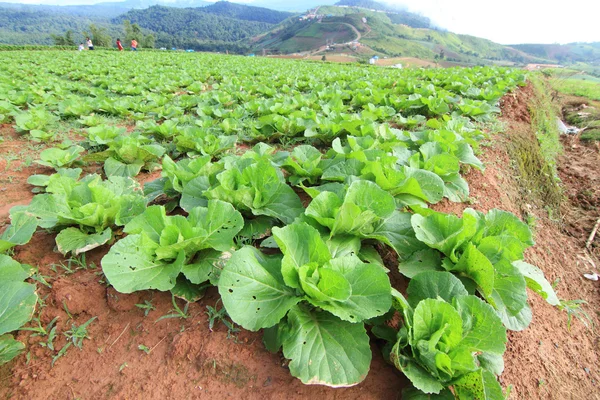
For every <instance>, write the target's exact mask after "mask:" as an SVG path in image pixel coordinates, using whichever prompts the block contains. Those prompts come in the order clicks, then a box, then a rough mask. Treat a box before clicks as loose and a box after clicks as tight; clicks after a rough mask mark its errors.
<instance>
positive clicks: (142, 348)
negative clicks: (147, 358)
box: [138, 344, 150, 354]
mask: <svg viewBox="0 0 600 400" xmlns="http://www.w3.org/2000/svg"><path fill="white" fill-rule="evenodd" d="M138 350H141V351H143V352H144V353H146V354H150V348H149V347H148V346H145V345H143V344H140V345H138Z"/></svg>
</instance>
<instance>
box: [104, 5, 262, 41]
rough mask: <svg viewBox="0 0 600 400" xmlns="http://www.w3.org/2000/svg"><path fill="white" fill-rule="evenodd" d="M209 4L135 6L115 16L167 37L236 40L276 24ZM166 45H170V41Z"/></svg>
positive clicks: (117, 19) (162, 37) (161, 37)
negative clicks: (230, 14) (226, 12)
mask: <svg viewBox="0 0 600 400" xmlns="http://www.w3.org/2000/svg"><path fill="white" fill-rule="evenodd" d="M242 7H243V6H242ZM205 8H206V7H202V8H171V7H163V6H153V7H150V8H147V9H145V10H131V11H129V12H127V13H125V14H123V15H121V16H119V17H117V18H115V19H113V23H115V24H120V23H122V22H123V21H124V20H129V21H131V23H135V24H138V25H139V26H141V27H142V28H146V29H150V30H152V31H154V32H156V33H157V34H159V39H161V40H163V41H164V35H161V34H167V35H170V36H173V37H179V38H187V39H198V40H219V41H226V42H232V41H237V40H241V39H245V38H249V37H251V36H253V35H257V34H259V33H261V32H265V31H267V30H269V28H270V27H271V26H273V23H268V22H259V21H247V20H241V19H236V18H230V17H223V16H221V15H218V14H217V13H216V12H206V11H205ZM213 11H214V10H213ZM269 18H270V17H269ZM161 40H157V45H158V46H160V45H161ZM163 46H164V47H167V45H166V44H163Z"/></svg>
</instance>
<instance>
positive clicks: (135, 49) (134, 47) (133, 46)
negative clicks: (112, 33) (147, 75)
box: [131, 39, 138, 51]
mask: <svg viewBox="0 0 600 400" xmlns="http://www.w3.org/2000/svg"><path fill="white" fill-rule="evenodd" d="M137 46H138V42H137V40H135V39H132V40H131V50H132V51H137Z"/></svg>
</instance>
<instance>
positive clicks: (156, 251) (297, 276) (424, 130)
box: [0, 52, 567, 399]
mask: <svg viewBox="0 0 600 400" xmlns="http://www.w3.org/2000/svg"><path fill="white" fill-rule="evenodd" d="M525 83H526V77H525V76H524V75H523V73H522V72H521V71H518V70H510V69H503V68H483V67H481V68H472V69H444V70H442V69H427V70H425V69H421V70H412V69H411V70H396V69H382V68H373V67H364V66H363V67H359V66H350V65H331V64H326V63H308V62H294V61H288V60H279V59H262V58H244V57H231V56H222V55H209V54H174V53H169V54H167V53H158V52H157V53H139V54H121V53H112V52H107V53H103V52H96V53H94V52H84V53H78V54H73V53H68V52H64V53H63V52H52V53H43V52H20V53H15V54H9V55H1V54H0V121H1V122H2V123H3V124H6V126H13V127H14V129H15V130H16V132H18V133H19V135H21V137H22V138H26V139H27V140H28V141H29V142H31V143H32V145H34V146H37V147H36V148H38V149H40V150H42V149H43V151H40V152H39V158H36V159H35V160H34V163H36V164H37V165H39V166H40V167H42V171H43V172H44V173H36V174H32V175H31V176H29V177H28V179H27V183H28V185H29V188H30V189H31V190H32V191H33V193H34V195H33V196H32V199H31V201H30V202H27V204H19V205H15V206H14V207H12V208H10V221H9V224H7V226H6V227H5V228H4V229H2V230H1V232H2V233H1V234H0V252H1V253H2V254H1V255H0V335H1V336H0V363H8V362H10V361H11V360H12V359H14V358H15V357H16V358H17V359H18V358H21V357H28V358H27V360H28V362H29V357H30V354H31V353H30V349H28V348H27V347H26V346H25V344H24V343H23V342H20V341H19V340H17V339H18V336H16V334H17V332H18V331H19V330H23V329H25V330H29V331H31V330H33V331H35V332H36V333H37V334H38V335H40V336H43V337H46V336H48V337H51V336H52V335H53V336H54V337H56V336H57V335H64V336H65V337H66V338H67V339H68V341H67V343H68V345H65V346H63V347H62V348H61V349H58V348H56V349H55V348H53V345H52V344H53V342H52V339H50V338H48V341H46V342H44V343H45V346H43V347H46V348H48V351H51V352H52V354H53V360H52V364H53V365H54V363H55V362H56V363H60V362H61V360H60V358H61V356H64V354H65V353H66V352H67V350H68V349H69V347H74V348H79V349H81V347H82V346H85V345H86V343H87V340H86V339H87V338H88V336H87V329H89V328H91V327H93V326H94V323H95V322H96V321H95V316H94V318H91V319H89V320H88V321H87V322H85V324H80V325H79V326H77V325H75V324H73V326H72V328H71V329H70V330H67V331H64V330H63V332H60V331H58V330H56V325H54V324H55V321H53V322H51V323H50V324H49V325H48V324H43V323H42V322H41V321H40V318H39V315H38V313H39V312H40V309H41V308H43V304H44V301H45V300H46V299H45V298H43V297H42V296H40V295H39V293H40V288H41V287H42V286H47V285H52V282H48V280H46V279H45V277H44V275H43V274H41V273H40V270H39V268H37V267H36V266H31V265H28V264H26V263H21V262H20V261H17V258H18V257H16V255H15V254H18V251H19V249H20V248H21V246H25V247H26V246H28V243H29V242H30V240H32V237H34V235H39V234H42V233H44V234H50V235H51V236H52V238H53V240H54V241H55V251H56V252H59V253H60V254H61V255H62V256H63V257H64V259H68V260H69V261H70V262H79V263H83V264H85V263H86V261H85V260H86V258H85V257H86V255H88V254H99V253H98V252H101V259H100V262H99V265H98V266H97V271H96V274H97V279H98V280H100V281H102V283H103V284H105V285H107V286H109V287H112V288H114V290H115V291H116V293H118V294H117V295H121V294H123V295H125V294H131V293H136V292H142V293H154V292H166V293H169V296H172V304H173V307H174V310H173V312H172V313H171V314H169V315H166V316H163V317H162V318H160V319H164V318H170V319H177V318H181V319H186V318H187V317H188V316H189V314H188V307H190V306H191V305H193V304H194V303H196V302H197V301H198V300H199V299H201V298H202V297H203V296H204V295H205V294H206V293H212V295H213V296H217V297H219V298H220V300H219V304H220V305H222V308H221V310H219V311H217V310H216V309H213V310H212V312H213V314H211V311H210V309H209V318H210V316H211V315H213V318H212V319H210V321H211V324H212V323H213V322H214V320H215V318H216V319H217V320H220V321H223V322H224V323H225V324H226V326H227V327H228V329H229V332H230V333H235V332H237V331H239V330H240V329H243V330H247V331H256V332H260V333H261V336H262V340H263V342H264V346H265V348H266V349H268V350H269V351H271V352H275V353H277V352H279V354H281V355H282V357H283V358H284V359H285V362H284V363H285V365H286V368H288V369H289V374H291V375H292V376H294V377H295V378H297V379H298V380H300V381H301V382H302V383H303V384H306V385H325V386H329V387H332V388H341V387H349V386H354V385H358V384H360V383H361V382H362V381H363V380H364V379H365V378H366V377H367V376H368V374H369V370H370V366H371V360H372V357H373V352H374V351H376V352H382V353H383V358H384V359H385V360H386V361H387V362H389V364H390V365H391V366H390V368H395V369H396V370H397V376H398V379H402V378H401V377H402V376H404V377H405V378H406V382H407V383H406V385H404V390H403V391H402V398H403V399H424V398H438V399H452V398H456V399H504V398H505V395H506V390H507V385H501V384H500V383H499V381H498V377H499V376H501V374H502V372H503V370H504V361H503V354H504V353H505V351H506V349H507V345H510V339H509V338H510V337H511V331H512V332H519V331H523V330H526V329H527V328H528V326H529V325H530V323H531V321H532V318H533V317H534V315H533V313H532V309H531V308H530V306H529V303H528V298H529V297H531V295H532V294H533V295H535V296H538V297H539V298H540V299H543V300H544V301H545V302H547V303H549V304H550V305H552V306H554V307H555V308H556V310H557V311H556V313H558V312H559V311H558V310H559V309H560V310H562V309H565V308H566V307H567V303H565V301H563V300H561V299H559V297H558V296H557V294H556V293H555V291H554V287H553V285H552V284H551V283H550V282H549V281H548V280H547V279H546V278H545V276H544V273H543V272H542V270H541V269H540V268H538V267H537V266H534V265H532V264H530V263H527V262H525V261H524V254H525V251H526V249H528V248H530V247H531V246H533V245H534V240H533V234H532V232H531V229H530V225H528V224H527V223H525V222H523V221H521V219H520V218H519V217H518V216H516V215H514V214H513V213H511V212H508V211H504V210H501V209H492V210H489V211H488V212H481V211H476V210H475V209H474V208H465V209H464V211H463V212H462V214H461V215H455V214H453V213H444V212H440V211H434V208H432V207H434V206H435V205H436V204H441V203H443V204H450V203H470V202H471V201H472V199H471V197H470V189H469V184H468V183H467V180H466V179H465V178H464V175H465V173H467V172H469V171H473V170H479V171H483V170H484V169H485V167H486V166H485V165H484V163H483V162H482V161H481V160H480V158H479V157H478V155H479V154H480V150H481V149H480V144H481V142H482V140H484V139H486V138H489V135H488V134H487V133H485V132H486V127H487V126H488V124H489V123H490V122H492V121H494V120H495V118H496V115H497V114H498V113H499V111H500V109H499V100H500V99H501V98H502V96H504V95H505V94H507V93H508V92H511V91H515V90H517V89H518V88H519V87H520V86H524V85H525ZM69 265H70V264H69ZM213 288H214V289H213ZM528 288H529V291H528ZM137 306H138V308H139V309H140V310H144V309H145V310H146V315H148V312H149V311H151V310H152V309H153V305H152V304H151V303H149V302H146V303H145V304H137ZM65 309H66V312H67V313H68V314H69V316H70V313H69V310H68V309H67V305H65ZM214 313H219V314H218V318H217V317H215V315H216V314H214ZM32 318H33V321H31V322H30V320H32ZM36 325H37V326H39V327H36ZM211 330H212V325H211ZM119 338H120V336H119ZM112 340H113V339H111V341H112ZM198 340H203V341H210V337H205V338H202V339H200V338H199V339H198ZM48 343H49V344H50V345H48ZM139 346H140V347H139V349H140V351H143V352H145V353H146V354H148V355H149V354H150V353H151V351H152V350H153V349H152V348H149V347H147V346H145V345H142V344H140V345H139ZM68 351H76V350H73V349H71V350H68ZM61 352H62V354H61ZM98 352H99V353H100V352H101V351H100V348H99V349H98ZM13 362H14V361H13ZM125 367H126V366H123V365H122V366H121V367H120V370H119V372H121V371H122V370H123V369H124V368H125ZM508 383H510V382H508ZM503 386H504V387H503ZM426 395H428V396H427V397H426Z"/></svg>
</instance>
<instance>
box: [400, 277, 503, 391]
mask: <svg viewBox="0 0 600 400" xmlns="http://www.w3.org/2000/svg"><path fill="white" fill-rule="evenodd" d="M408 293H409V295H408V301H406V300H405V299H404V298H403V297H402V295H401V294H400V293H398V292H395V294H394V296H395V298H396V303H395V307H396V308H397V309H398V310H399V311H400V312H401V313H402V315H403V317H404V325H403V327H402V328H401V329H400V331H399V332H398V338H397V341H396V343H395V344H394V347H393V348H392V350H391V354H390V357H391V359H392V361H393V362H394V364H395V365H396V367H397V368H398V369H399V370H401V371H402V372H403V373H404V374H405V375H406V376H407V378H408V379H409V380H410V381H411V383H412V384H413V385H414V387H415V388H416V389H418V390H419V391H421V392H423V393H428V394H431V393H433V394H440V393H445V389H444V388H447V387H450V386H452V387H453V388H454V391H455V395H456V396H457V398H458V399H471V398H485V399H502V398H503V395H502V390H501V388H500V385H499V384H498V382H497V381H496V378H495V376H494V374H493V373H492V372H490V371H488V370H485V369H483V368H484V367H488V366H491V364H490V363H483V364H480V363H479V359H478V358H477V354H479V353H485V354H490V355H495V356H501V355H502V354H503V353H504V351H505V350H506V341H507V338H506V329H505V328H504V327H503V326H502V321H501V320H500V318H499V317H498V316H497V314H496V312H495V311H494V309H493V308H492V307H491V306H490V305H488V304H486V303H485V302H483V301H482V300H481V299H479V298H477V297H475V296H470V295H468V294H467V291H466V289H465V288H464V286H463V285H462V283H461V282H460V280H458V279H457V278H456V277H454V276H453V275H452V274H450V273H448V272H435V271H431V272H423V273H421V274H418V275H415V276H414V277H413V279H412V280H411V281H410V283H409V287H408ZM496 370H497V369H496V368H494V371H496ZM413 395H414V394H413ZM415 396H416V395H415Z"/></svg>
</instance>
